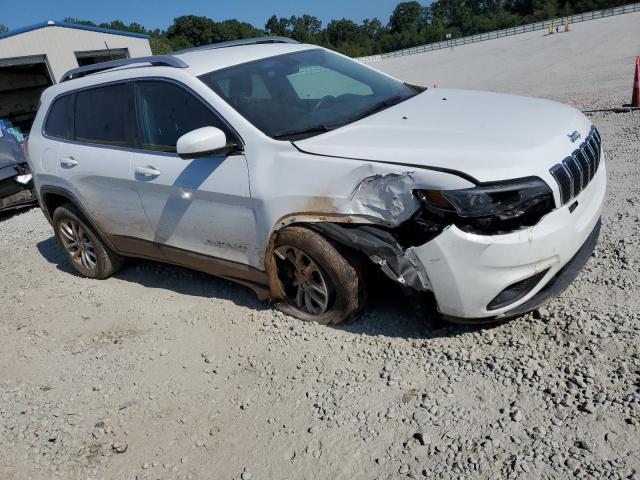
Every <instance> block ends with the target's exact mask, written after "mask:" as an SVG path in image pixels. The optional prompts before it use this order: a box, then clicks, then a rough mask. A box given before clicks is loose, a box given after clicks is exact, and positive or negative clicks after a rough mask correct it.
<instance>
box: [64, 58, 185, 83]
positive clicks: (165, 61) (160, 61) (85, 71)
mask: <svg viewBox="0 0 640 480" xmlns="http://www.w3.org/2000/svg"><path fill="white" fill-rule="evenodd" d="M139 63H150V64H151V65H153V66H164V67H174V68H187V67H188V66H189V65H187V64H186V63H185V62H183V61H182V60H180V59H179V58H176V57H172V56H171V55H152V56H149V57H136V58H125V59H122V60H111V61H109V62H102V63H94V64H93V65H86V66H84V67H80V68H74V69H72V70H69V71H68V72H67V73H65V74H64V75H63V76H62V78H61V79H60V83H62V82H66V81H67V80H73V79H76V78H80V77H84V76H85V75H89V74H90V73H98V72H102V71H104V70H108V69H110V68H116V67H122V66H125V65H135V64H139Z"/></svg>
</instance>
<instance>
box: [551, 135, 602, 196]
mask: <svg viewBox="0 0 640 480" xmlns="http://www.w3.org/2000/svg"><path fill="white" fill-rule="evenodd" d="M601 155H602V141H601V139H600V134H599V133H598V130H596V127H591V132H589V135H587V138H586V139H585V141H584V142H582V144H581V145H580V147H578V149H577V150H574V152H573V153H572V154H571V156H569V157H567V158H565V159H564V160H563V161H562V163H558V164H557V165H554V166H553V167H551V169H549V173H551V175H552V176H553V178H555V180H556V182H557V183H558V188H559V189H560V199H561V200H562V204H563V205H564V204H566V203H568V202H569V201H570V200H571V199H572V198H575V197H576V196H577V195H578V194H579V193H580V192H581V191H582V190H584V189H585V188H586V187H587V185H588V184H589V182H590V181H591V179H592V178H593V177H594V175H595V174H596V172H597V171H598V166H599V165H600V157H601Z"/></svg>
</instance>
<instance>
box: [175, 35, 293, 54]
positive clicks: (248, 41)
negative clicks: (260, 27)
mask: <svg viewBox="0 0 640 480" xmlns="http://www.w3.org/2000/svg"><path fill="white" fill-rule="evenodd" d="M261 43H300V42H298V41H297V40H294V39H293V38H288V37H278V36H275V35H269V36H266V37H254V38H241V39H239V40H231V41H229V42H220V43H211V44H209V45H201V46H199V47H192V48H185V49H184V50H179V51H177V52H171V53H169V55H181V54H183V53H188V52H197V51H198V50H214V49H216V48H227V47H237V46H240V45H258V44H261Z"/></svg>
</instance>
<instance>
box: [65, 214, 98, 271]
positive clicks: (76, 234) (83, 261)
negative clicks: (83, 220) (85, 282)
mask: <svg viewBox="0 0 640 480" xmlns="http://www.w3.org/2000/svg"><path fill="white" fill-rule="evenodd" d="M59 230H60V239H61V240H62V244H63V245H64V249H65V250H66V252H67V253H68V254H69V256H70V257H71V259H72V260H73V261H74V262H75V263H77V264H78V265H80V266H82V267H83V268H86V269H87V270H94V269H95V268H96V266H97V263H98V258H97V256H96V252H95V249H94V247H93V242H92V241H91V239H90V238H89V236H88V235H87V232H86V231H85V229H84V228H83V227H82V225H80V224H79V223H78V222H75V221H73V220H64V221H62V222H60V227H59Z"/></svg>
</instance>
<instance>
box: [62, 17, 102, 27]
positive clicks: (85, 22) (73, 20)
mask: <svg viewBox="0 0 640 480" xmlns="http://www.w3.org/2000/svg"><path fill="white" fill-rule="evenodd" d="M62 21H63V22H65V23H74V24H76V25H87V26H89V27H97V25H96V24H95V23H93V22H92V21H91V20H80V19H78V18H74V17H66V18H65V19H64V20H62Z"/></svg>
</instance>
